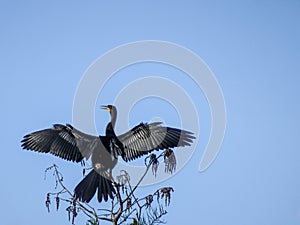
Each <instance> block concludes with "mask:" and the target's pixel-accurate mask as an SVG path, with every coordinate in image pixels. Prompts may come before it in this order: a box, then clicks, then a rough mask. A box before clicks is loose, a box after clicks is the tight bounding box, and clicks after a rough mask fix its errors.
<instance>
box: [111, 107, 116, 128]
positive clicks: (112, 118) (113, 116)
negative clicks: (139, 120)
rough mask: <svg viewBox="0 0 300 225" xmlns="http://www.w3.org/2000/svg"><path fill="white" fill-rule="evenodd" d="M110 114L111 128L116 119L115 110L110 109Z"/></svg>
mask: <svg viewBox="0 0 300 225" xmlns="http://www.w3.org/2000/svg"><path fill="white" fill-rule="evenodd" d="M110 116H111V119H110V122H111V125H112V127H113V128H115V125H116V120H117V111H116V110H112V111H111V113H110Z"/></svg>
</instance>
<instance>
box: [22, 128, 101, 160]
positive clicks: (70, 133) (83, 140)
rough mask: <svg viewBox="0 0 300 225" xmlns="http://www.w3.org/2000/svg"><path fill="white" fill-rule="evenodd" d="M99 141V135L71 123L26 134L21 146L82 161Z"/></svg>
mask: <svg viewBox="0 0 300 225" xmlns="http://www.w3.org/2000/svg"><path fill="white" fill-rule="evenodd" d="M99 141H100V139H99V137H96V136H92V135H87V134H84V133H82V132H80V131H78V130H77V129H75V128H73V127H72V126H71V125H68V124H67V125H61V124H54V125H53V127H52V128H49V129H44V130H40V131H36V132H33V133H31V134H27V135H25V136H24V137H23V140H22V141H21V143H22V144H21V147H22V148H23V149H27V150H32V151H36V152H43V153H51V154H53V155H55V156H58V157H60V158H63V159H66V160H69V161H73V162H80V161H82V160H83V157H85V158H89V157H90V155H91V152H92V151H93V149H94V148H95V146H96V145H95V142H99Z"/></svg>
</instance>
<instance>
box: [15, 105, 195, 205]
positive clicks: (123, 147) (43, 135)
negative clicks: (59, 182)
mask: <svg viewBox="0 0 300 225" xmlns="http://www.w3.org/2000/svg"><path fill="white" fill-rule="evenodd" d="M101 108H102V109H104V110H107V111H108V112H109V114H110V118H111V119H110V121H109V122H108V124H107V126H106V129H105V135H103V136H101V135H100V136H94V135H89V134H86V133H83V132H81V131H80V130H78V129H76V128H75V127H73V126H72V125H70V124H66V125H63V124H53V127H51V128H48V129H44V130H39V131H35V132H33V133H30V134H27V135H25V136H24V137H23V139H22V140H21V147H22V148H23V149H26V150H31V151H35V152H41V153H50V154H53V155H55V156H58V157H60V158H62V159H64V160H67V161H72V162H77V163H79V162H84V160H88V159H91V162H92V168H93V169H92V170H91V171H90V172H89V173H88V174H87V175H86V176H85V177H84V178H83V179H82V180H81V181H80V182H79V184H78V185H77V186H76V187H75V189H74V198H75V199H78V200H80V201H82V202H87V203H88V202H90V201H91V199H92V198H93V197H94V196H95V194H96V192H97V190H98V192H97V199H98V202H102V200H104V201H108V199H109V198H110V199H113V196H114V194H116V191H115V188H114V185H113V178H112V175H111V174H112V169H113V168H114V167H115V165H116V163H117V161H118V158H119V157H121V158H122V159H123V160H124V161H125V162H129V161H132V160H135V159H137V158H140V157H141V156H144V155H147V154H148V153H150V152H152V151H154V150H164V149H167V148H173V147H179V146H182V147H183V146H190V145H191V143H192V142H193V139H195V137H194V136H193V133H192V132H190V131H186V130H182V129H178V128H173V127H166V126H163V125H162V123H161V122H151V123H143V122H141V123H140V124H138V125H136V126H135V127H133V128H132V129H130V130H129V131H127V132H125V133H123V134H121V135H118V136H117V135H116V134H115V131H114V127H115V124H116V119H117V108H116V107H115V106H114V105H103V106H101Z"/></svg>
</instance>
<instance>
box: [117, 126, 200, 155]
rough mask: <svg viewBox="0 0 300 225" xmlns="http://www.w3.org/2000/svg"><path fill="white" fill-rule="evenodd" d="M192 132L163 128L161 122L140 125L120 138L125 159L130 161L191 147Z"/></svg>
mask: <svg viewBox="0 0 300 225" xmlns="http://www.w3.org/2000/svg"><path fill="white" fill-rule="evenodd" d="M194 138H195V137H194V136H193V133H192V132H189V131H185V130H181V129H177V128H172V127H164V126H161V123H160V122H155V123H150V124H146V123H140V124H139V125H137V126H135V127H134V128H133V129H131V130H130V131H128V132H126V133H124V134H122V135H120V136H118V139H119V140H120V141H121V142H122V144H123V146H124V153H125V154H123V156H122V157H123V159H124V160H125V161H130V160H133V159H136V158H138V157H140V156H142V155H146V154H148V153H149V152H151V151H154V150H160V149H166V148H173V147H179V146H190V145H191V143H192V142H193V139H194Z"/></svg>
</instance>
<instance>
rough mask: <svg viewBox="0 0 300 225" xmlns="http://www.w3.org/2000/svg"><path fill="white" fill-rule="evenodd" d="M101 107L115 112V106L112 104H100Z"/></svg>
mask: <svg viewBox="0 0 300 225" xmlns="http://www.w3.org/2000/svg"><path fill="white" fill-rule="evenodd" d="M101 109H105V110H107V111H108V112H109V113H113V112H116V111H117V109H116V107H115V106H113V105H102V106H101Z"/></svg>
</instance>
